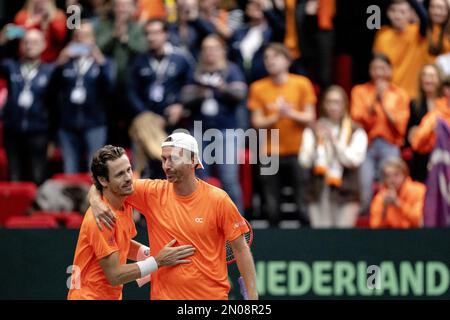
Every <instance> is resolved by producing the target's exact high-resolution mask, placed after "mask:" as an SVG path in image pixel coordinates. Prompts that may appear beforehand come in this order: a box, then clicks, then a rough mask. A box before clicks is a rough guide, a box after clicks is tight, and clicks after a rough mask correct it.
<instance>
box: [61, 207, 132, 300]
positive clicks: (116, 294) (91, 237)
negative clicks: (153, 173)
mask: <svg viewBox="0 0 450 320" xmlns="http://www.w3.org/2000/svg"><path fill="white" fill-rule="evenodd" d="M110 208H111V209H113V208H112V207H111V206H110ZM113 211H114V212H115V213H116V216H117V220H116V225H115V227H114V230H109V229H108V228H106V227H104V228H103V231H100V229H99V228H98V227H97V224H96V223H95V219H94V215H93V214H92V211H91V209H90V208H89V209H88V210H87V212H86V215H85V216H84V219H83V223H82V225H81V229H80V234H79V236H78V243H77V248H76V250H75V258H74V261H73V265H74V266H76V267H77V269H75V267H74V269H73V272H72V279H71V280H72V286H76V285H77V283H79V289H76V287H74V288H73V289H70V290H69V294H68V296H67V299H68V300H120V299H122V288H123V285H119V286H112V285H110V284H109V282H108V280H107V279H106V276H105V273H104V272H103V269H102V268H101V266H100V263H99V260H101V259H103V258H105V257H107V256H109V255H110V254H112V253H113V252H116V251H119V261H120V264H125V263H127V257H128V252H129V250H130V243H131V239H132V238H134V237H135V236H136V228H135V225H134V220H133V211H132V207H131V206H130V205H124V211H119V210H113ZM77 270H79V273H78V272H77ZM77 275H78V276H79V278H78V277H77ZM74 278H75V279H74ZM76 278H78V279H76Z"/></svg>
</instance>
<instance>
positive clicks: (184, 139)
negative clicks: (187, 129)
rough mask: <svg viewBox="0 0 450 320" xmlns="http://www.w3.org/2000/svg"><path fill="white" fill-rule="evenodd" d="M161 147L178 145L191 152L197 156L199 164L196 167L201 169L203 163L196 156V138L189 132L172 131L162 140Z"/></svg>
mask: <svg viewBox="0 0 450 320" xmlns="http://www.w3.org/2000/svg"><path fill="white" fill-rule="evenodd" d="M162 147H178V148H182V149H185V150H188V151H191V152H193V153H194V154H195V155H196V157H197V161H198V164H199V166H198V167H199V168H202V169H203V164H202V162H201V161H200V158H199V156H198V154H199V152H198V144H197V140H195V138H194V137H193V136H191V135H190V134H187V133H184V132H174V133H172V134H171V135H170V136H168V137H167V138H166V139H165V140H164V142H163V143H162V144H161V148H162Z"/></svg>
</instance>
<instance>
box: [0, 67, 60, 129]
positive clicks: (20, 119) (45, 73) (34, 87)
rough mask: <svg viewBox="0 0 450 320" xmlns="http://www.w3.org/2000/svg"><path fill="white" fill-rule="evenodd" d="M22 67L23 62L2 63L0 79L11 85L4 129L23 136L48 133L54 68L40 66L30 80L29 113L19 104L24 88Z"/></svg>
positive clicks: (4, 113) (4, 118) (3, 114)
mask: <svg viewBox="0 0 450 320" xmlns="http://www.w3.org/2000/svg"><path fill="white" fill-rule="evenodd" d="M20 66H21V63H20V61H17V60H12V59H6V60H4V61H3V62H2V63H1V64H0V77H2V78H4V79H5V80H6V81H7V83H8V98H7V100H6V104H5V106H4V108H3V112H2V118H3V121H4V128H5V130H8V131H12V132H21V133H43V132H49V130H50V125H51V119H50V114H51V110H52V103H51V97H50V92H51V91H50V86H51V84H50V83H51V78H52V74H53V71H54V66H53V65H51V64H46V63H41V64H40V65H39V67H38V73H37V75H36V76H35V77H34V78H33V80H32V81H31V92H32V93H33V97H34V99H33V104H32V105H31V107H30V108H29V109H28V110H25V109H24V108H23V107H21V106H19V104H18V100H19V95H20V93H21V92H22V90H23V88H24V79H23V76H22V74H21V72H20Z"/></svg>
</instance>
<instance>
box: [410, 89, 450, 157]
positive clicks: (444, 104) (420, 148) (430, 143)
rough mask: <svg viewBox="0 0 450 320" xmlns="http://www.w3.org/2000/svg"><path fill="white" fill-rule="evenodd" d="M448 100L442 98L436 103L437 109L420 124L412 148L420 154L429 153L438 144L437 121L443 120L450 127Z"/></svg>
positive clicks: (428, 114) (414, 135) (412, 138)
mask: <svg viewBox="0 0 450 320" xmlns="http://www.w3.org/2000/svg"><path fill="white" fill-rule="evenodd" d="M448 103H449V102H448V98H447V97H442V98H438V99H436V101H435V104H436V107H435V108H434V109H433V110H432V111H430V112H428V113H427V114H426V115H425V116H424V117H423V118H422V121H421V122H420V124H419V126H418V128H417V130H416V132H415V133H414V134H413V136H412V137H411V147H412V148H413V150H414V151H416V152H419V153H429V152H431V151H432V150H433V147H434V145H435V144H436V132H435V129H436V123H437V122H436V120H437V118H438V117H439V118H441V119H443V120H445V121H446V122H447V124H448V125H449V126H450V106H449V105H448Z"/></svg>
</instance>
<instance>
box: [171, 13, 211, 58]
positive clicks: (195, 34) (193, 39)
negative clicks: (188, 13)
mask: <svg viewBox="0 0 450 320" xmlns="http://www.w3.org/2000/svg"><path fill="white" fill-rule="evenodd" d="M187 29H188V32H187V34H188V35H187V39H186V41H185V42H183V41H182V39H181V38H180V35H179V32H180V26H179V25H178V23H171V24H170V25H169V41H170V43H171V44H173V45H174V46H176V47H180V48H182V47H186V48H187V49H188V50H189V52H190V54H191V55H192V56H193V57H194V59H195V60H197V59H198V57H199V54H200V49H201V44H202V41H203V39H204V38H205V37H206V36H208V35H209V34H212V33H214V31H215V27H214V26H213V25H212V24H211V23H209V22H208V21H206V20H205V19H202V18H198V19H196V20H194V21H189V23H188V26H187Z"/></svg>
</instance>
